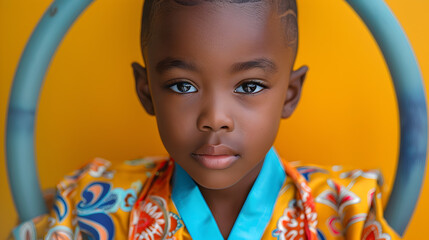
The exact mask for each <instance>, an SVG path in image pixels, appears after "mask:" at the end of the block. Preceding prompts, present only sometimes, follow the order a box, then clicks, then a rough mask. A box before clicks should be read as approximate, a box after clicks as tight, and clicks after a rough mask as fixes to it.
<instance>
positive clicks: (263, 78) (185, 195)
mask: <svg viewBox="0 0 429 240" xmlns="http://www.w3.org/2000/svg"><path fill="white" fill-rule="evenodd" d="M297 44H298V28H297V10H296V3H295V1H294V0H271V1H266V0H261V1H258V0H230V1H204V0H146V1H145V4H144V9H143V19H142V39H141V45H142V53H143V58H144V61H145V67H142V66H141V65H139V64H137V63H133V64H132V67H133V70H134V75H135V79H136V89H137V94H138V96H139V98H140V101H141V103H142V105H143V107H144V109H145V110H146V111H147V113H148V114H150V115H154V116H155V117H156V119H157V123H158V129H159V133H160V136H161V139H162V141H163V144H164V146H165V148H166V149H167V151H168V153H169V154H170V156H171V158H167V159H155V158H144V159H140V160H134V161H127V162H125V163H124V164H122V165H119V166H111V164H110V162H108V161H107V160H103V159H95V160H94V161H93V162H92V163H90V164H89V165H87V166H86V167H84V168H82V169H80V170H79V171H77V172H75V173H74V174H73V175H71V176H68V177H66V178H65V180H64V181H63V182H61V183H60V184H59V185H58V192H57V196H56V201H55V204H54V206H53V210H52V214H51V215H50V217H48V216H41V217H39V218H36V219H34V220H33V221H32V222H28V223H24V224H23V225H21V226H20V227H18V228H17V229H16V230H15V237H17V238H20V236H26V237H33V238H34V239H35V238H36V237H41V236H42V235H46V238H47V239H51V238H52V239H75V238H76V239H177V240H179V239H344V238H346V239H397V238H398V236H397V235H396V234H395V232H394V231H393V230H392V229H391V228H390V227H389V226H388V225H387V223H386V222H385V220H384V219H383V216H382V206H381V201H380V194H379V192H380V190H379V186H378V180H379V174H378V173H377V172H375V171H366V172H364V171H360V170H354V171H346V170H339V169H337V168H333V169H332V170H331V169H325V168H321V167H298V168H297V169H295V168H294V167H292V166H291V165H290V164H289V163H288V162H287V161H284V160H281V159H280V158H279V157H278V155H277V153H276V152H275V150H274V149H273V148H272V144H273V142H274V139H275V137H276V134H277V131H278V127H279V123H280V120H281V119H282V118H288V117H289V116H290V115H291V114H292V112H293V111H294V109H295V107H296V106H297V103H298V101H299V98H300V93H301V88H302V84H303V81H304V78H305V75H306V73H307V70H308V68H307V67H305V66H303V67H300V68H298V69H297V70H293V65H294V61H295V56H296V52H297Z"/></svg>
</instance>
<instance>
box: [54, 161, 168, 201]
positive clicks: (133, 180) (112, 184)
mask: <svg viewBox="0 0 429 240" xmlns="http://www.w3.org/2000/svg"><path fill="white" fill-rule="evenodd" d="M167 161H170V158H168V157H159V156H156V157H144V158H139V159H133V160H126V161H122V162H119V163H117V162H112V161H109V160H106V159H104V158H99V157H97V158H94V159H92V160H90V161H89V162H88V163H86V164H85V165H83V166H82V167H80V168H79V169H77V170H75V171H73V172H71V173H70V174H67V175H65V177H64V178H63V179H62V180H61V181H60V182H59V183H58V185H57V191H58V192H60V193H69V192H71V191H73V192H82V191H84V190H85V189H88V188H90V187H91V186H93V185H103V186H106V187H107V188H109V189H113V188H122V189H130V188H131V189H134V191H135V192H136V193H138V192H139V191H140V190H141V187H142V185H143V184H144V183H145V182H146V181H147V180H148V179H149V178H150V177H151V176H152V175H153V174H155V173H156V171H157V170H158V168H159V166H160V165H161V164H162V163H165V162H167ZM73 195H74V194H73ZM77 197H79V196H77Z"/></svg>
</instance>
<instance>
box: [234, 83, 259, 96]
mask: <svg viewBox="0 0 429 240" xmlns="http://www.w3.org/2000/svg"><path fill="white" fill-rule="evenodd" d="M264 88H265V87H264V86H262V84H260V83H256V82H247V83H243V84H241V85H240V86H238V88H236V89H235V90H234V92H236V93H245V94H254V93H258V92H260V91H262V90H264Z"/></svg>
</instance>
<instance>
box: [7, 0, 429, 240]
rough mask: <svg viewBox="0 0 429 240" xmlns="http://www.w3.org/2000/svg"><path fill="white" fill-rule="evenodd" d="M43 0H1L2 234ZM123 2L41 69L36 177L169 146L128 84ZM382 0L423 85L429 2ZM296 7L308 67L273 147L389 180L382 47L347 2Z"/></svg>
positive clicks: (89, 16)
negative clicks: (11, 126) (15, 108)
mask: <svg viewBox="0 0 429 240" xmlns="http://www.w3.org/2000/svg"><path fill="white" fill-rule="evenodd" d="M50 2H51V1H50V0H38V1H26V0H15V1H8V0H0V136H1V137H0V196H1V197H0V210H1V211H0V213H1V214H0V239H4V238H5V237H6V235H7V234H8V232H9V231H10V229H11V228H12V226H13V225H14V224H15V222H16V221H17V219H16V213H15V211H14V208H13V203H12V199H11V196H10V193H9V189H8V185H7V177H6V171H5V154H4V151H5V149H4V145H5V143H4V126H5V124H6V122H5V117H6V111H7V102H8V98H9V90H10V87H11V84H12V78H13V76H14V72H15V68H16V65H17V62H18V60H19V57H20V54H21V52H22V51H23V47H24V45H25V44H26V42H27V39H28V37H29V36H30V34H31V32H32V30H33V28H34V27H35V25H36V23H37V22H38V20H39V18H40V17H41V15H42V14H43V12H44V11H45V9H46V8H47V7H48V5H49V4H50ZM120 2H121V3H119V1H115V0H98V1H95V3H94V4H93V6H92V7H91V8H89V10H88V11H86V12H85V13H84V14H83V15H82V16H81V17H80V18H79V20H78V21H77V22H76V24H75V25H74V26H73V27H72V29H71V30H70V32H69V33H68V35H67V37H66V38H65V40H64V41H63V44H62V45H61V47H60V48H59V50H58V52H57V54H56V57H55V59H54V60H53V62H52V65H51V69H50V70H49V72H48V74H47V78H46V82H45V84H44V86H43V91H42V93H41V98H40V104H39V111H38V116H37V127H36V151H37V159H38V166H39V173H40V178H41V184H42V186H43V187H44V188H47V187H52V186H54V185H55V183H57V182H58V181H59V180H60V178H61V177H62V176H63V175H64V174H66V173H68V172H70V171H71V170H73V169H76V168H78V167H79V166H81V165H82V164H84V163H85V162H86V161H88V160H89V159H91V158H92V157H95V156H101V157H105V158H107V159H111V160H113V161H120V160H124V159H131V158H136V157H140V156H144V155H160V154H166V153H165V150H164V149H163V147H162V144H161V141H160V139H159V137H158V134H157V129H156V124H155V120H154V118H153V117H149V116H147V115H146V114H145V113H144V111H143V109H142V108H141V107H140V106H139V103H138V100H137V97H136V95H135V93H134V86H133V77H132V71H131V66H130V63H131V62H132V61H139V62H141V61H142V58H141V56H140V47H139V21H140V10H141V6H142V0H128V1H120ZM386 2H387V3H388V5H390V7H391V9H392V10H393V12H394V13H395V14H396V16H397V17H398V19H399V20H400V21H401V23H402V25H403V27H404V29H405V31H406V32H407V34H408V36H409V39H410V41H411V43H412V45H413V47H414V50H415V53H416V56H417V59H418V60H419V62H420V66H421V69H422V73H423V76H424V78H425V79H426V86H429V82H428V81H429V47H428V43H429V27H428V25H427V24H428V23H429V14H428V10H429V2H428V1H424V0H411V1H401V0H386ZM298 7H299V24H300V49H299V53H298V59H297V64H299V65H301V64H307V65H308V66H309V67H310V71H309V74H308V77H307V79H306V83H305V87H304V92H303V95H302V100H301V102H300V104H299V107H298V110H297V112H295V114H294V115H293V116H292V118H291V119H289V120H286V121H284V122H283V123H282V126H281V130H280V132H279V136H278V139H277V141H276V144H275V145H276V147H277V149H278V151H279V152H280V154H281V155H282V156H283V157H285V158H287V159H288V160H290V161H297V160H301V161H303V162H314V163H322V164H346V165H353V166H356V167H361V168H380V169H382V171H383V173H384V175H385V179H386V184H387V186H388V187H389V189H390V188H391V184H392V181H393V175H394V171H395V165H396V159H397V155H398V139H399V138H398V137H399V130H398V113H397V110H396V101H395V96H394V90H393V86H392V83H391V81H390V78H389V75H388V71H387V68H386V66H385V64H384V62H383V58H382V57H381V55H380V51H379V50H378V48H377V46H376V44H375V42H374V41H373V39H372V37H371V36H370V34H369V32H368V31H367V30H366V28H365V27H364V25H363V24H362V23H361V22H360V19H359V18H358V17H357V15H356V14H354V12H353V11H352V10H351V8H349V7H348V5H347V4H346V3H345V1H341V0H338V1H315V0H298ZM428 90H429V89H428V87H426V91H428ZM426 178H428V177H426ZM428 203H429V185H428V184H426V185H425V187H424V189H423V192H422V195H421V199H420V202H419V204H418V206H417V209H416V213H415V215H414V218H413V220H412V221H411V224H410V227H409V229H408V232H407V234H406V235H405V239H418V238H419V236H420V233H419V232H420V231H421V229H424V227H426V225H427V224H426V223H425V222H427V215H428V213H429V206H428ZM419 230H420V231H419Z"/></svg>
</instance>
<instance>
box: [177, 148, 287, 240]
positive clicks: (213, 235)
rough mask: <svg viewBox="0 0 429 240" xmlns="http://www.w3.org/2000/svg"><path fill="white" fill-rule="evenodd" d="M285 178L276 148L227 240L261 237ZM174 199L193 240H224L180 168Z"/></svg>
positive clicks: (192, 185) (197, 192)
mask: <svg viewBox="0 0 429 240" xmlns="http://www.w3.org/2000/svg"><path fill="white" fill-rule="evenodd" d="M285 178H286V174H285V171H284V169H283V166H282V164H281V163H280V159H279V157H278V155H277V153H276V151H275V150H274V148H271V149H270V151H269V152H268V153H267V155H266V156H265V160H264V164H263V166H262V169H261V172H260V173H259V175H258V177H257V178H256V181H255V183H254V185H253V187H252V189H251V190H250V193H249V195H248V196H247V199H246V201H245V203H244V205H243V208H242V209H241V211H240V214H239V215H238V217H237V220H236V222H235V224H234V226H233V228H232V230H231V233H230V235H229V237H228V240H241V239H260V238H261V237H262V235H263V234H264V232H265V228H266V226H267V224H268V223H269V221H270V219H271V215H272V213H273V210H274V205H275V203H276V200H277V197H278V193H279V192H280V189H281V187H282V185H283V183H284V181H285ZM172 199H173V202H174V204H175V206H176V208H177V211H178V212H179V215H180V216H181V218H182V219H183V222H184V223H185V226H186V228H187V229H188V231H189V234H190V235H191V237H192V239H195V240H200V239H208V240H211V239H213V240H220V239H223V237H222V234H221V233H220V230H219V228H218V226H217V224H216V221H215V219H214V217H213V215H212V213H211V211H210V209H209V207H208V206H207V203H206V202H205V200H204V198H203V196H202V194H201V192H200V190H199V189H198V186H197V185H196V184H195V182H194V181H193V180H192V178H191V177H190V176H189V175H188V174H187V173H186V171H185V170H184V169H183V168H182V167H180V166H179V165H178V164H176V165H175V172H174V176H173V192H172Z"/></svg>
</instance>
